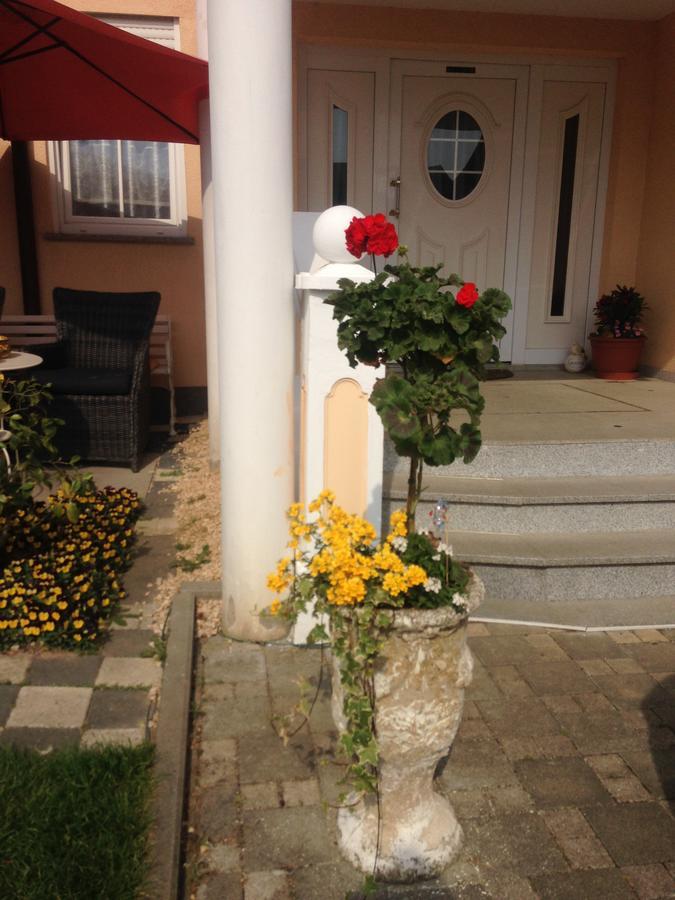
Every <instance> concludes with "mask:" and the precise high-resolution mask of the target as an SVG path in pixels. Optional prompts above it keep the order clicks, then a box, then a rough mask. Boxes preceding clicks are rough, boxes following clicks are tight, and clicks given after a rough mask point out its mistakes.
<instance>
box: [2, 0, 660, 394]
mask: <svg viewBox="0 0 675 900" xmlns="http://www.w3.org/2000/svg"><path fill="white" fill-rule="evenodd" d="M69 5H70V6H72V7H74V8H77V9H81V10H85V11H89V12H102V13H105V12H107V13H110V12H113V11H114V12H115V13H119V14H136V15H150V16H152V15H155V16H173V17H177V18H178V19H179V23H180V32H181V49H183V50H184V51H186V52H188V53H194V52H196V35H195V0H115V2H114V3H113V2H111V0H69ZM673 27H674V26H673V17H672V16H671V17H670V18H669V19H668V20H664V21H663V22H662V23H640V22H621V21H596V20H592V19H577V20H575V19H565V18H559V17H541V16H537V17H532V16H530V17H526V16H505V15H497V14H482V13H472V14H468V13H453V12H442V11H438V10H405V9H398V8H396V9H393V8H382V7H358V6H343V5H339V6H338V5H335V6H334V5H331V4H324V3H320V4H317V3H308V2H295V3H294V37H295V43H296V47H297V44H298V43H299V42H308V43H311V42H314V43H325V44H332V45H336V44H338V45H339V44H343V45H351V46H366V47H368V46H377V47H385V48H396V47H405V48H411V49H416V48H419V49H422V48H423V49H425V50H429V49H438V50H441V51H442V52H448V53H450V52H451V53H452V54H453V55H456V54H457V51H458V50H459V51H461V52H462V53H472V52H473V53H476V54H478V53H490V54H503V55H511V56H515V55H520V56H523V57H525V58H529V57H532V56H541V55H543V56H546V57H556V58H560V59H561V60H564V59H566V58H572V57H580V56H585V57H597V58H610V59H616V60H617V62H618V80H617V96H616V110H615V117H614V133H613V141H612V154H611V165H610V175H609V189H608V198H607V215H606V224H605V241H604V252H603V261H602V270H601V288H602V290H606V289H609V288H611V287H612V286H613V285H614V284H616V283H617V282H621V283H624V282H627V283H631V284H632V283H638V286H639V287H641V288H642V289H643V291H644V292H645V293H646V294H647V295H648V296H649V299H650V301H651V304H652V306H653V308H654V311H653V313H652V316H655V315H656V314H657V312H658V327H659V329H661V330H662V332H663V333H662V335H659V338H658V340H657V339H656V337H655V338H654V339H653V340H652V341H651V342H650V349H649V362H650V363H651V364H653V365H656V366H659V367H664V368H668V367H670V368H671V369H672V368H673V367H674V366H675V357H674V351H673V343H674V341H673V335H675V307H673V306H668V305H667V302H668V301H667V293H668V292H669V291H670V284H671V283H672V281H673V278H672V275H673V266H675V263H674V262H673V259H672V256H673V254H672V253H670V250H669V242H668V241H664V240H663V239H662V235H663V232H662V228H663V224H664V223H665V222H667V221H668V216H670V221H672V213H673V184H672V178H671V175H670V171H669V168H670V164H669V159H672V151H671V152H670V154H668V153H667V152H666V150H665V142H667V141H670V146H671V147H672V139H673V122H672V109H673V81H674V75H675V72H674V66H675V63H674V62H673V51H672V41H673ZM669 47H670V50H669V49H668V48H669ZM655 85H658V90H655V89H654V88H655ZM652 107H653V109H652ZM650 129H651V137H650ZM650 147H651V156H650V162H649V167H647V157H648V149H649V148H650ZM34 157H35V161H34V166H33V180H34V195H35V207H36V226H37V232H38V256H39V270H40V280H41V289H42V298H43V307H44V309H45V311H48V310H49V309H50V303H51V300H50V298H51V290H52V288H53V287H54V286H56V285H64V286H68V287H90V288H100V289H110V290H132V289H134V290H135V289H138V290H146V289H153V290H159V291H161V293H162V307H161V310H162V312H164V313H166V314H168V315H170V316H171V318H172V320H173V322H174V342H175V357H176V383H177V384H178V385H185V386H189V385H203V384H205V382H206V372H205V364H204V311H203V310H204V303H203V279H202V247H201V205H200V179H199V149H198V148H197V147H194V146H187V147H186V148H185V162H186V166H185V168H186V180H187V201H188V217H189V223H188V234H189V236H190V237H191V238H192V239H193V240H194V244H193V245H190V246H185V245H162V244H138V243H114V244H113V243H99V242H96V243H85V242H74V241H73V242H55V241H50V240H46V239H45V237H44V235H45V234H47V233H49V232H51V231H53V230H54V219H53V211H52V200H51V191H50V189H49V170H48V165H47V153H46V145H45V144H44V143H42V142H41V143H36V144H35V145H34ZM666 167H668V169H667V168H666ZM648 168H649V179H648V182H647V185H646V191H645V177H646V172H647V169H648ZM643 210H644V213H643ZM652 210H653V211H654V212H652ZM641 227H642V235H641ZM0 272H1V273H2V275H1V276H0V278H1V282H0V283H2V284H4V285H5V287H6V288H7V305H6V308H7V311H8V312H20V311H21V294H20V277H19V264H18V256H17V247H16V231H15V225H14V206H13V195H12V183H11V164H10V155H9V153H8V145H7V144H5V143H3V142H2V141H0ZM669 275H670V276H671V277H668V276H669Z"/></svg>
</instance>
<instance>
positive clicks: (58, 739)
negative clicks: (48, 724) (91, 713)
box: [0, 728, 80, 753]
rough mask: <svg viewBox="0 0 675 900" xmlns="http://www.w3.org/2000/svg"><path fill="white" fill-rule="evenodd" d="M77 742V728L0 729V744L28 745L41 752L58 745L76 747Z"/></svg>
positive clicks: (54, 748)
mask: <svg viewBox="0 0 675 900" xmlns="http://www.w3.org/2000/svg"><path fill="white" fill-rule="evenodd" d="M79 743H80V729H79V728H5V729H4V730H0V744H2V745H4V746H13V747H30V748H31V749H32V750H40V751H42V752H43V753H44V752H45V751H47V750H56V749H58V748H59V747H77V745H78V744H79Z"/></svg>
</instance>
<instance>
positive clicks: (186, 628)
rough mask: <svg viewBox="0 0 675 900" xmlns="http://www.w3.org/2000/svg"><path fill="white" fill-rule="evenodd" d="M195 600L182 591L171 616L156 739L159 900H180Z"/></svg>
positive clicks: (155, 889) (153, 882)
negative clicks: (178, 899)
mask: <svg viewBox="0 0 675 900" xmlns="http://www.w3.org/2000/svg"><path fill="white" fill-rule="evenodd" d="M195 599H196V594H195V591H193V590H186V589H185V587H183V588H182V589H181V590H180V591H179V592H178V593H177V595H176V597H175V598H174V600H173V603H172V606H171V613H170V616H169V628H168V640H167V650H166V662H165V664H164V675H163V678H162V688H161V694H160V704H159V715H158V722H157V736H156V741H155V744H156V761H155V777H156V779H157V782H156V788H155V797H154V810H153V812H154V823H155V824H154V833H153V836H152V842H151V855H150V866H151V868H150V871H151V875H150V879H149V882H150V889H151V891H152V896H153V897H155V898H157V900H177V898H178V888H179V884H180V865H181V839H182V830H183V819H184V806H185V780H186V763H187V753H188V738H189V728H190V721H189V719H190V701H191V698H192V669H193V657H194V631H195Z"/></svg>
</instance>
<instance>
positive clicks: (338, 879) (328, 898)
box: [291, 853, 363, 900]
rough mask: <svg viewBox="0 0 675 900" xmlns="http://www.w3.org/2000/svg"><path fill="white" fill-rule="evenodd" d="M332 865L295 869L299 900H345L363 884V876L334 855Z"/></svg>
mask: <svg viewBox="0 0 675 900" xmlns="http://www.w3.org/2000/svg"><path fill="white" fill-rule="evenodd" d="M334 857H335V858H334V859H333V861H332V862H330V863H324V864H320V865H311V866H305V867H303V868H299V869H294V871H293V872H292V875H291V880H292V884H293V886H294V888H295V896H296V898H297V900H305V898H306V900H312V898H315V900H319V898H321V900H345V898H346V897H347V896H348V892H349V891H356V890H358V888H360V887H361V886H362V884H363V876H362V875H360V874H359V873H358V872H357V871H356V869H355V868H354V867H353V866H350V865H349V863H347V862H344V861H343V860H342V859H340V856H339V854H338V853H334Z"/></svg>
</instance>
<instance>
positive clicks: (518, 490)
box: [383, 472, 675, 526]
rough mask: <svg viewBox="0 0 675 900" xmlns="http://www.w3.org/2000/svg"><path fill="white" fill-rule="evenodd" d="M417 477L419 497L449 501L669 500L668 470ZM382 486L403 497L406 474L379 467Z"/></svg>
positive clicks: (674, 495) (672, 491)
mask: <svg viewBox="0 0 675 900" xmlns="http://www.w3.org/2000/svg"><path fill="white" fill-rule="evenodd" d="M423 483H424V486H425V491H424V494H423V495H422V501H421V502H422V503H425V502H426V503H428V502H434V501H435V500H437V499H440V498H445V499H448V500H452V501H453V502H455V503H476V504H479V503H482V504H488V503H496V504H501V505H505V506H525V505H540V504H541V505H543V504H567V503H639V502H658V501H673V500H675V476H672V475H631V476H623V477H617V476H609V477H607V476H575V477H569V478H565V477H559V478H538V477H529V478H487V477H485V478H473V477H461V476H450V475H437V474H425V476H424V479H423ZM383 488H384V494H385V496H389V497H392V498H394V499H402V498H405V496H406V494H407V476H406V475H405V474H404V473H403V472H385V473H384V483H383ZM673 524H674V526H675V522H674V523H673Z"/></svg>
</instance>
